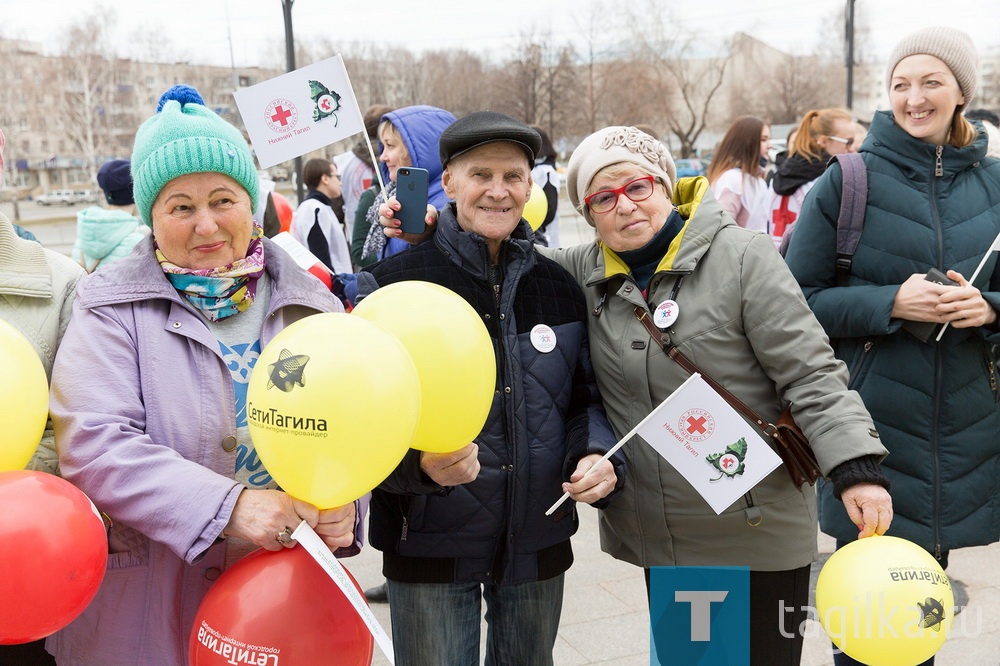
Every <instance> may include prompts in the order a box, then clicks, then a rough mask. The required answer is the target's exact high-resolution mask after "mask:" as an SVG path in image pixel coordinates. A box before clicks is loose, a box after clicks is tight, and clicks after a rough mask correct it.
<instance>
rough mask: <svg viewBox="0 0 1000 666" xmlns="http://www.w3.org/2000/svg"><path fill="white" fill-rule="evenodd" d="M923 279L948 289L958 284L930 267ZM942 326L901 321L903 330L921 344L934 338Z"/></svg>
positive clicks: (930, 322)
mask: <svg viewBox="0 0 1000 666" xmlns="http://www.w3.org/2000/svg"><path fill="white" fill-rule="evenodd" d="M924 279H925V280H927V281H928V282H934V283H935V284H943V285H947V286H950V287H956V286H958V283H957V282H955V281H954V280H952V279H951V278H949V277H948V276H947V275H945V274H944V273H942V272H941V271H939V270H938V269H936V268H934V267H931V268H930V269H929V270H928V271H927V275H926V276H924ZM942 326H944V324H936V323H934V322H932V321H910V320H905V321H903V330H904V331H908V332H909V333H910V334H911V335H913V337H915V338H916V339H918V340H920V341H921V342H929V341H930V340H931V338H936V337H937V335H938V333H939V332H940V331H941V327H942Z"/></svg>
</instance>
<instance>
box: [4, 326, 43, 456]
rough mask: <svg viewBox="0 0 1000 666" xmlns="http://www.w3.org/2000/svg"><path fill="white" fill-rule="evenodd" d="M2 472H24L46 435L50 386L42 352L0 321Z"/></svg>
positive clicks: (19, 333)
mask: <svg viewBox="0 0 1000 666" xmlns="http://www.w3.org/2000/svg"><path fill="white" fill-rule="evenodd" d="M0 368H2V369H3V377H4V381H3V386H2V387H0V423H2V424H3V429H2V435H0V471H8V470H16V469H24V466H25V465H27V464H28V461H29V460H31V455H32V454H33V453H34V452H35V449H37V448H38V443H39V442H40V441H41V439H42V434H43V433H44V432H45V421H46V420H47V419H48V417H49V382H48V378H47V377H46V376H45V367H44V366H42V361H41V359H39V358H38V352H36V351H35V348H34V347H32V346H31V343H30V342H28V339H27V338H25V337H24V336H23V335H22V334H21V332H20V331H18V330H17V329H16V328H14V327H13V326H11V325H10V324H8V323H7V322H5V321H3V320H2V319H0Z"/></svg>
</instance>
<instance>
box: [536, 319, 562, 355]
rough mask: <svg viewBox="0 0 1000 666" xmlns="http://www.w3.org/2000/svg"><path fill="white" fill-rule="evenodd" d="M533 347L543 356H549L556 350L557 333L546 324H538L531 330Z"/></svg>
mask: <svg viewBox="0 0 1000 666" xmlns="http://www.w3.org/2000/svg"><path fill="white" fill-rule="evenodd" d="M531 346H532V347H534V348H535V349H537V350H538V351H540V352H542V353H543V354H548V353H549V352H550V351H552V350H553V349H555V348H556V332H555V331H553V330H552V329H551V328H549V327H548V326H546V325H545V324H536V325H535V327H534V328H532V329H531Z"/></svg>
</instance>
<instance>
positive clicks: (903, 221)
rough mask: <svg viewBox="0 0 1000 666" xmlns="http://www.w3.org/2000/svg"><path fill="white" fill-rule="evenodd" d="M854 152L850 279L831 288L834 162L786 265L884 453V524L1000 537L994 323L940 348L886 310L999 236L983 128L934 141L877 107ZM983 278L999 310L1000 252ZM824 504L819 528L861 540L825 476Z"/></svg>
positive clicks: (836, 190) (979, 254)
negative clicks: (860, 167) (864, 183)
mask: <svg viewBox="0 0 1000 666" xmlns="http://www.w3.org/2000/svg"><path fill="white" fill-rule="evenodd" d="M860 152H861V154H862V155H863V157H864V161H865V165H866V167H867V170H868V187H869V189H868V207H867V211H866V214H865V226H864V233H863V234H862V236H861V243H860V245H859V246H858V249H857V251H856V253H855V255H854V261H853V265H852V267H851V276H850V282H849V284H848V285H847V286H846V287H838V286H836V279H835V276H834V271H835V269H834V267H835V264H836V259H837V257H836V249H835V248H836V240H835V235H836V220H837V215H838V212H839V209H840V196H841V182H842V177H841V173H840V165H839V164H834V165H832V166H831V167H830V168H829V170H827V172H826V173H825V174H824V175H823V176H821V177H820V178H819V180H818V181H817V182H816V185H815V186H814V187H813V189H812V191H810V193H809V195H808V197H807V198H806V200H805V203H804V204H803V207H802V211H801V214H800V216H799V220H798V223H797V226H796V231H795V234H794V235H793V236H792V242H791V245H790V247H789V251H788V256H787V260H788V264H789V267H790V268H791V270H792V272H793V273H794V275H795V277H796V279H797V280H798V282H799V284H800V285H801V286H802V290H803V292H804V294H805V296H806V298H807V300H808V301H809V305H810V306H811V307H812V309H813V311H814V312H815V313H816V317H817V318H818V319H819V321H820V322H821V323H822V324H823V326H824V328H825V329H826V332H827V334H828V335H829V336H830V337H831V338H832V340H833V343H834V347H835V349H836V352H837V355H838V357H840V358H841V359H842V360H843V361H844V362H845V363H847V366H848V369H849V370H850V373H851V388H854V389H856V390H857V391H858V392H859V393H860V394H861V396H862V398H863V399H864V402H865V405H866V406H867V407H868V409H869V411H870V412H871V414H872V417H873V418H874V420H875V423H876V425H877V426H878V431H879V433H880V434H881V436H882V440H883V443H884V444H885V446H886V448H887V449H889V452H890V454H889V457H888V458H886V460H885V461H884V462H883V470H884V471H885V472H886V475H887V476H888V477H889V478H890V479H891V481H892V496H893V510H894V514H895V517H894V518H893V522H892V527H891V529H890V530H889V533H890V534H894V535H896V536H900V537H903V538H906V539H909V540H911V541H914V542H916V543H918V544H920V545H921V546H923V547H924V548H926V549H927V550H929V551H931V552H934V553H940V552H941V551H943V550H948V549H951V548H957V547H961V546H973V545H980V544H987V543H991V542H993V541H996V540H997V539H998V536H1000V409H998V408H997V402H998V400H1000V391H998V387H997V381H998V376H997V372H996V368H995V366H994V358H993V354H992V351H993V350H992V345H993V344H995V343H998V342H1000V334H998V332H997V331H998V330H1000V329H998V327H997V326H996V325H993V326H988V327H979V328H972V329H970V328H959V329H956V328H949V329H948V331H947V332H946V333H945V335H944V337H943V338H942V340H941V342H940V343H935V342H934V340H933V338H932V339H931V340H930V342H929V343H923V342H920V341H919V340H918V339H917V338H915V337H913V336H912V335H910V334H909V333H908V332H906V331H905V330H901V328H900V327H901V325H902V320H900V319H896V318H893V317H892V316H891V312H892V307H893V301H894V299H895V297H896V292H897V291H898V290H899V287H900V285H901V284H902V283H903V282H904V281H905V280H906V279H907V278H908V277H910V275H912V274H914V273H926V272H927V270H928V269H929V268H931V267H937V268H938V269H940V270H942V271H945V270H947V269H954V270H956V271H958V272H959V273H961V274H962V275H964V276H965V277H966V278H969V277H971V276H972V274H973V272H974V271H975V269H976V266H978V264H979V262H980V260H981V259H982V258H983V256H984V255H985V254H986V253H987V250H988V249H989V247H990V245H991V243H992V242H993V240H994V238H996V236H997V233H998V232H1000V162H998V161H996V160H994V159H990V158H987V157H985V154H986V135H985V133H984V132H982V130H980V132H979V136H978V137H977V138H976V140H975V142H974V143H973V144H972V145H969V146H966V147H964V148H955V147H952V146H943V147H939V146H935V145H932V144H929V143H924V142H922V141H919V140H917V139H914V138H913V137H911V136H910V135H909V134H907V133H906V132H905V131H904V130H902V129H901V128H900V127H898V126H897V125H896V123H895V122H894V121H893V118H892V114H891V113H890V112H887V111H880V112H878V113H877V114H876V115H875V118H874V119H873V122H872V126H871V131H870V132H869V134H868V137H867V139H866V140H865V142H864V144H863V145H862V146H861V150H860ZM937 162H939V163H940V167H941V173H942V175H940V176H935V164H936V163H937ZM975 286H977V287H978V288H979V289H980V290H982V292H983V296H984V298H986V300H987V301H988V302H989V303H990V304H991V305H992V306H993V307H994V308H995V309H998V310H1000V264H998V262H997V254H996V253H995V252H994V253H991V254H990V255H989V257H988V258H987V262H986V264H985V266H984V267H983V270H982V272H981V273H980V275H979V277H978V279H977V280H976V282H975ZM819 511H820V523H821V525H822V528H823V531H824V532H827V533H828V534H831V535H833V536H836V537H837V538H839V539H843V540H853V539H854V538H855V537H856V536H857V531H858V530H857V527H856V526H854V525H852V524H850V521H849V520H848V519H847V515H846V513H845V512H844V510H843V508H842V507H841V506H840V505H839V502H837V501H836V500H834V498H833V496H832V493H831V489H830V486H829V484H826V485H824V486H823V487H822V488H821V491H820V493H819Z"/></svg>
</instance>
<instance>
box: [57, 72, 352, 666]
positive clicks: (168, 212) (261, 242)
mask: <svg viewBox="0 0 1000 666" xmlns="http://www.w3.org/2000/svg"><path fill="white" fill-rule="evenodd" d="M200 102H201V98H200V97H198V96H197V93H196V92H195V91H193V89H190V88H183V87H182V88H178V89H172V90H171V91H168V92H167V93H166V94H165V99H164V100H163V101H162V102H161V106H162V109H161V110H160V111H159V112H158V113H157V114H156V115H154V116H153V117H152V118H150V119H148V120H147V121H146V122H145V123H143V124H142V126H141V127H140V128H139V131H138V133H137V134H136V138H135V149H134V151H133V155H132V175H133V180H134V194H135V203H136V207H137V208H138V211H139V215H140V217H141V218H142V220H143V222H145V223H146V224H147V225H149V226H150V227H152V235H151V237H149V238H146V239H145V240H143V241H141V242H140V245H139V246H138V248H137V250H136V252H134V253H133V254H132V255H130V256H129V257H126V258H125V259H122V260H120V261H118V262H116V263H114V264H112V265H111V266H108V267H107V268H106V269H102V270H101V271H98V272H95V273H93V274H91V275H90V276H88V277H87V278H86V279H85V280H84V281H82V282H81V285H80V288H79V290H78V294H77V300H76V305H75V310H74V316H73V321H72V324H71V325H70V327H69V329H68V331H67V332H66V336H65V338H64V340H63V347H62V350H61V351H62V352H63V353H62V354H60V356H59V357H58V359H57V361H56V366H55V369H54V371H53V387H52V402H51V411H52V415H53V421H54V424H55V431H56V441H57V448H58V451H59V460H60V464H61V465H62V472H63V474H64V476H65V477H66V478H67V479H68V480H69V481H71V482H72V483H74V484H75V485H76V486H77V487H79V488H80V489H81V490H83V491H84V492H85V493H86V494H87V495H88V496H89V497H90V498H91V499H92V500H93V501H94V503H95V504H96V505H97V507H98V508H99V509H100V511H101V512H102V513H103V514H105V515H107V516H108V517H109V518H110V521H111V527H110V530H109V533H108V540H109V548H110V556H109V559H108V573H107V575H106V576H105V578H104V582H103V584H102V585H101V588H100V590H99V591H98V593H97V596H96V597H95V598H94V601H93V602H92V603H91V604H90V606H89V607H88V608H87V609H86V611H84V613H83V614H82V615H81V616H80V617H79V618H77V619H76V620H75V621H74V622H73V623H72V624H70V625H69V626H68V627H67V628H66V629H64V630H62V631H61V632H59V633H57V634H55V635H53V636H51V637H50V638H49V639H48V642H47V644H46V648H47V649H48V650H49V652H51V653H52V654H54V655H55V657H56V659H57V661H58V662H59V663H80V664H124V663H128V664H150V665H153V664H157V665H160V664H183V663H184V662H185V655H186V652H187V648H186V646H187V641H188V636H189V634H190V632H191V626H192V624H193V621H194V616H195V611H196V610H197V608H198V604H199V602H200V601H201V599H202V597H203V596H204V595H205V593H206V592H207V591H208V589H209V587H210V586H211V585H212V582H213V581H214V580H216V579H217V578H218V577H219V575H220V574H221V572H222V571H223V570H225V568H226V567H227V566H228V565H230V564H231V563H233V562H234V561H236V560H237V559H239V558H240V557H242V556H243V555H245V554H247V553H248V552H250V551H251V550H253V549H255V548H266V549H268V550H279V549H281V548H290V547H294V546H295V543H294V542H293V541H291V540H290V539H289V536H288V535H289V528H290V527H294V526H296V525H298V524H299V522H300V521H302V520H306V521H307V522H308V523H309V524H310V525H312V526H313V527H314V528H315V529H316V531H317V533H318V534H319V535H320V536H321V537H322V538H323V539H324V540H325V541H326V543H327V545H329V546H330V547H331V548H333V549H338V550H337V554H338V555H341V556H343V555H352V554H355V553H357V552H358V550H359V549H360V546H361V535H362V531H361V523H362V518H363V515H362V514H363V512H364V507H363V506H360V505H358V503H354V504H351V505H348V506H344V507H338V508H335V509H328V510H324V511H320V510H318V509H317V508H316V507H314V506H312V505H310V504H306V503H304V502H301V501H298V500H295V499H293V498H291V497H289V496H288V495H287V494H285V493H284V492H282V491H281V490H279V489H278V488H277V486H276V484H275V482H274V481H273V480H272V479H271V477H270V476H269V475H268V473H267V470H266V469H264V467H262V465H261V463H260V460H259V459H258V457H257V455H256V453H255V451H254V446H253V443H252V441H251V440H250V437H249V433H248V430H247V415H246V394H247V383H248V380H249V374H250V371H251V369H252V368H253V366H254V364H255V363H256V361H257V358H258V355H259V354H260V351H261V349H262V348H263V347H264V346H265V345H266V344H267V343H268V341H269V340H270V339H272V338H273V337H274V335H275V334H277V333H278V332H279V331H280V330H281V329H282V328H284V327H285V326H287V325H289V324H291V323H292V322H295V321H297V320H300V319H302V318H303V317H306V316H309V315H311V314H314V313H319V312H340V311H342V306H341V304H340V302H339V301H338V300H337V299H336V298H335V297H334V296H333V295H332V294H330V293H329V291H327V290H326V289H325V288H324V287H323V285H322V283H321V282H320V281H318V280H316V279H315V278H314V277H312V276H311V275H309V274H308V273H306V272H304V271H303V270H301V269H300V268H298V267H297V266H296V265H295V263H294V262H293V261H292V260H291V259H290V257H289V256H288V255H287V254H285V253H284V252H282V251H280V250H279V249H278V248H277V247H276V246H274V245H272V244H271V242H270V240H268V239H266V238H263V236H262V232H261V229H260V227H259V226H257V225H255V224H254V222H253V218H252V215H253V212H254V208H255V207H256V206H257V200H258V198H257V194H258V183H257V172H256V169H255V167H254V162H253V158H252V156H251V154H250V149H249V146H248V145H247V144H246V142H245V141H244V139H243V137H242V135H241V134H240V132H239V130H237V129H236V128H235V127H233V126H232V125H230V124H228V123H227V122H225V121H224V120H222V119H221V118H219V117H218V116H217V115H216V114H215V113H213V112H212V111H211V110H209V109H208V108H206V107H205V106H204V105H203V104H201V103H200Z"/></svg>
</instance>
